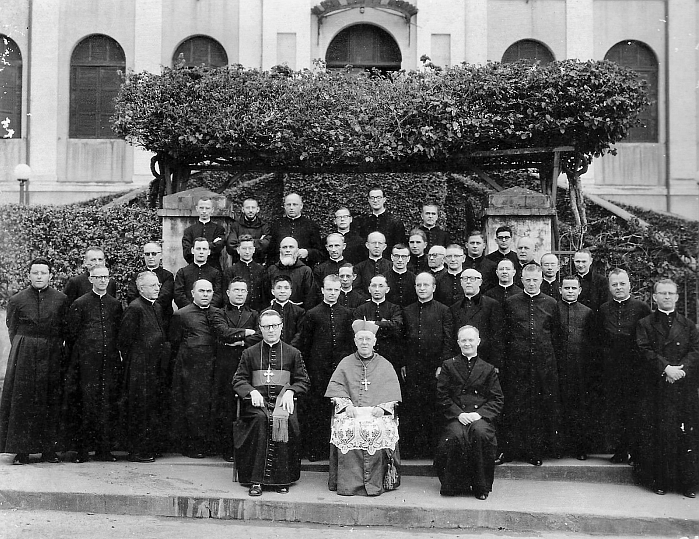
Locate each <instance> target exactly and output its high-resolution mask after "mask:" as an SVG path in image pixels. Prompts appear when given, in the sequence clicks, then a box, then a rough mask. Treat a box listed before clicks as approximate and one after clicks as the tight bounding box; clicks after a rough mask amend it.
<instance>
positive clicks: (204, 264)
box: [194, 260, 208, 268]
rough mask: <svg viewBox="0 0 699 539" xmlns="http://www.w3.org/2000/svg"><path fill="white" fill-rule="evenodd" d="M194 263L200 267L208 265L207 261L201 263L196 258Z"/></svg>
mask: <svg viewBox="0 0 699 539" xmlns="http://www.w3.org/2000/svg"><path fill="white" fill-rule="evenodd" d="M207 262H208V260H207ZM194 265H196V266H199V267H200V268H201V267H204V266H206V262H204V263H202V264H200V263H199V262H197V261H196V260H195V261H194Z"/></svg>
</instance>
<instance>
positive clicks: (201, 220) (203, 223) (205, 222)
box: [199, 217, 211, 225]
mask: <svg viewBox="0 0 699 539" xmlns="http://www.w3.org/2000/svg"><path fill="white" fill-rule="evenodd" d="M209 221H211V217H209V218H208V219H207V220H206V221H204V219H202V218H201V217H200V218H199V222H200V223H201V224H202V225H205V224H207V223H208V222H209Z"/></svg>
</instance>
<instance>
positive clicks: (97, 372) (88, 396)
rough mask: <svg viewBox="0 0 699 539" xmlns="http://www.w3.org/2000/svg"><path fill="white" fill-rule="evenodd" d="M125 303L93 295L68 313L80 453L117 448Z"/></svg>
mask: <svg viewBox="0 0 699 539" xmlns="http://www.w3.org/2000/svg"><path fill="white" fill-rule="evenodd" d="M122 312H123V310H122V307H121V302H120V301H118V300H116V299H114V298H113V297H112V296H110V295H109V294H105V295H103V296H102V297H100V296H98V295H97V294H95V293H94V292H89V293H88V294H85V295H84V296H81V297H79V298H78V299H76V300H75V301H74V302H73V304H72V305H71V306H70V309H69V311H68V321H67V324H68V335H69V340H70V345H71V357H70V362H69V365H68V374H67V376H66V400H65V406H66V415H67V418H68V419H67V426H66V429H67V432H66V435H67V436H68V438H69V442H68V443H69V446H71V448H73V449H77V450H78V451H83V452H84V451H90V450H95V451H97V452H107V451H110V450H112V449H115V448H116V445H117V442H118V436H119V433H118V432H117V429H116V428H115V426H116V425H118V418H119V408H118V399H119V394H120V389H121V387H120V385H121V379H122V364H121V357H120V356H119V350H118V348H117V340H118V337H119V326H120V324H121V318H122Z"/></svg>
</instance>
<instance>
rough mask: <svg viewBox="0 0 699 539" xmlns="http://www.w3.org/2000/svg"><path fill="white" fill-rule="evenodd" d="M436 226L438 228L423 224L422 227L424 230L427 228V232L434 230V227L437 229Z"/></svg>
mask: <svg viewBox="0 0 699 539" xmlns="http://www.w3.org/2000/svg"><path fill="white" fill-rule="evenodd" d="M436 226H437V225H432V226H428V225H426V224H424V223H423V224H422V227H423V228H426V229H427V230H432V229H433V228H434V227H436Z"/></svg>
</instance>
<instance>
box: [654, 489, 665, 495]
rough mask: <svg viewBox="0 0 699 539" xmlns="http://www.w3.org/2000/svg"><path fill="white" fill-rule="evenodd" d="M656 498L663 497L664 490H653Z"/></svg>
mask: <svg viewBox="0 0 699 539" xmlns="http://www.w3.org/2000/svg"><path fill="white" fill-rule="evenodd" d="M653 492H655V493H656V494H657V495H658V496H665V489H664V488H656V489H655V490H653Z"/></svg>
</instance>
